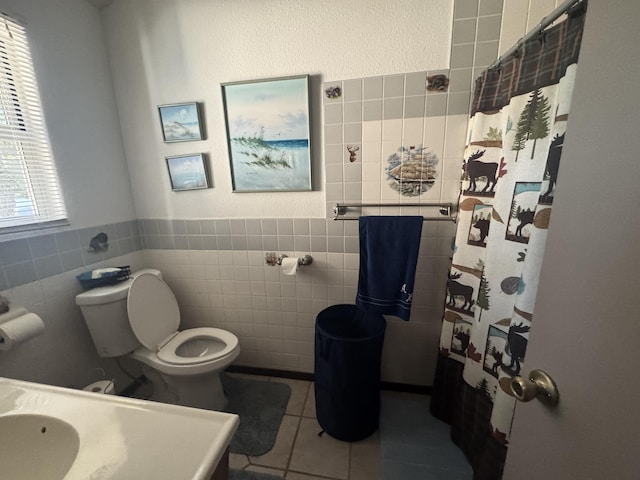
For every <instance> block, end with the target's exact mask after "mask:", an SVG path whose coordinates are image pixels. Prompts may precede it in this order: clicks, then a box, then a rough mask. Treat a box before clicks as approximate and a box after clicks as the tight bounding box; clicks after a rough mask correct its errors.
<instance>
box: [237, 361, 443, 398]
mask: <svg viewBox="0 0 640 480" xmlns="http://www.w3.org/2000/svg"><path fill="white" fill-rule="evenodd" d="M226 371H227V372H231V373H246V374H248V375H263V376H266V377H280V378H291V379H293V380H304V381H307V382H313V373H306V372H293V371H290V370H277V369H272V368H258V367H244V366H241V365H230V366H229V367H228V368H227V370H226ZM381 387H382V390H389V391H392V392H407V393H418V394H421V395H431V391H432V387H431V385H412V384H408V383H396V382H382V384H381Z"/></svg>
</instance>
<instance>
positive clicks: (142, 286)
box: [76, 269, 240, 410]
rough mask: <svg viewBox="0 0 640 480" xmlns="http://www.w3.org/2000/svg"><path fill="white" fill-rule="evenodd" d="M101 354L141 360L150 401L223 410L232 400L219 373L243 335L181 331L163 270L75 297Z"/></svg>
mask: <svg viewBox="0 0 640 480" xmlns="http://www.w3.org/2000/svg"><path fill="white" fill-rule="evenodd" d="M76 304H77V305H78V306H79V307H80V310H81V311H82V315H83V316H84V319H85V322H86V323H87V327H88V328H89V332H90V334H91V338H92V339H93V343H94V344H95V346H96V350H97V351H98V355H100V356H102V357H119V356H123V355H128V356H130V357H131V358H133V359H135V360H137V361H139V362H140V363H142V366H143V372H144V374H145V376H146V377H147V378H148V379H149V381H150V382H151V383H152V385H153V391H154V393H153V396H152V397H151V400H155V401H160V402H165V403H174V404H177V405H184V406H188V407H196V408H205V409H208V410H222V409H223V408H224V407H225V405H226V403H227V398H226V396H225V394H224V391H223V389H222V384H221V383H220V372H221V371H222V370H224V369H225V368H226V367H227V366H229V365H230V364H231V362H233V361H234V360H235V359H236V358H237V357H238V355H239V354H240V347H239V345H238V338H237V337H236V336H235V335H234V334H232V333H231V332H227V331H225V330H222V329H219V328H213V327H200V328H190V329H186V330H182V331H178V326H179V325H180V310H179V307H178V302H177V301H176V297H175V295H174V294H173V292H172V291H171V289H170V288H169V286H168V285H167V284H166V283H165V282H164V281H163V280H162V274H161V273H160V271H159V270H155V269H144V270H140V271H138V272H135V273H133V274H132V278H131V279H129V280H127V281H125V282H121V283H118V284H116V285H109V286H105V287H99V288H94V289H92V290H88V291H86V292H83V293H81V294H79V295H77V296H76Z"/></svg>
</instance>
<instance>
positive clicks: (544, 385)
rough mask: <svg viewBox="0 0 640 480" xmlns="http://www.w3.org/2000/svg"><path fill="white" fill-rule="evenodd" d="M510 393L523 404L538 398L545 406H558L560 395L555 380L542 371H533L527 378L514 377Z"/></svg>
mask: <svg viewBox="0 0 640 480" xmlns="http://www.w3.org/2000/svg"><path fill="white" fill-rule="evenodd" d="M509 390H510V391H509V392H507V393H510V394H511V395H512V396H514V397H515V398H517V399H518V400H520V401H521V402H529V401H531V400H533V399H534V398H537V399H538V400H540V401H541V402H542V403H544V404H545V405H549V406H555V405H557V404H558V401H559V399H560V394H559V393H558V387H556V384H555V382H554V381H553V379H552V378H551V377H550V376H549V375H548V374H547V373H546V372H544V371H542V370H538V369H536V370H531V373H529V376H528V377H527V378H524V377H520V376H518V377H513V378H512V379H511V380H510V381H509Z"/></svg>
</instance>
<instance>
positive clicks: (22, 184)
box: [0, 14, 67, 233]
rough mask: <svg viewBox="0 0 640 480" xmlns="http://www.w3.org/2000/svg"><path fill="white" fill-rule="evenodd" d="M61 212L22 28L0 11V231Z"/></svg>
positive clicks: (42, 222)
mask: <svg viewBox="0 0 640 480" xmlns="http://www.w3.org/2000/svg"><path fill="white" fill-rule="evenodd" d="M66 216H67V213H66V209H65V206H64V199H63V197H62V191H61V189H60V183H59V181H58V175H57V172H56V168H55V164H54V161H53V155H52V153H51V147H50V145H49V137H48V135H47V130H46V126H45V123H44V117H43V113H42V107H41V105H40V96H39V94H38V85H37V83H36V78H35V72H34V69H33V62H32V60H31V53H30V51H29V44H28V42H27V36H26V32H25V29H24V27H23V26H22V25H20V24H19V23H16V22H15V21H14V20H12V19H10V18H8V17H6V16H4V15H1V14H0V233H6V232H11V231H20V230H28V229H35V228H42V227H44V226H52V225H60V224H66Z"/></svg>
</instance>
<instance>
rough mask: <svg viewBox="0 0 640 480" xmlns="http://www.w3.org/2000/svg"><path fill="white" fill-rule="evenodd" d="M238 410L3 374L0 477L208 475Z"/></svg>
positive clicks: (56, 479)
mask: <svg viewBox="0 0 640 480" xmlns="http://www.w3.org/2000/svg"><path fill="white" fill-rule="evenodd" d="M238 423H239V419H238V416H237V415H232V414H228V413H222V412H213V411H209V410H200V409H196V408H188V407H181V406H177V405H169V404H164V403H156V402H149V401H144V400H136V399H130V398H123V397H117V396H114V395H98V394H94V393H91V392H84V391H80V390H71V389H67V388H60V387H52V386H49V385H41V384H37V383H29V382H23V381H19V380H10V379H5V378H0V445H1V448H0V477H1V478H11V479H12V480H23V479H24V480H27V479H28V480H32V479H36V478H38V479H40V478H42V479H44V478H46V479H47V480H62V479H65V480H76V479H78V480H88V479H91V480H101V479H123V480H125V479H127V480H128V479H138V478H139V479H146V478H149V479H151V478H153V479H154V480H155V479H158V480H161V479H166V480H175V479H181V480H182V479H185V480H186V479H203V480H204V479H206V480H208V479H209V478H210V477H211V475H212V474H213V472H214V471H215V469H216V466H217V465H218V462H219V461H220V460H221V458H222V457H223V454H224V452H225V450H226V448H227V446H228V445H229V442H230V441H231V437H232V436H233V434H234V433H235V431H236V429H237V428H238Z"/></svg>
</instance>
